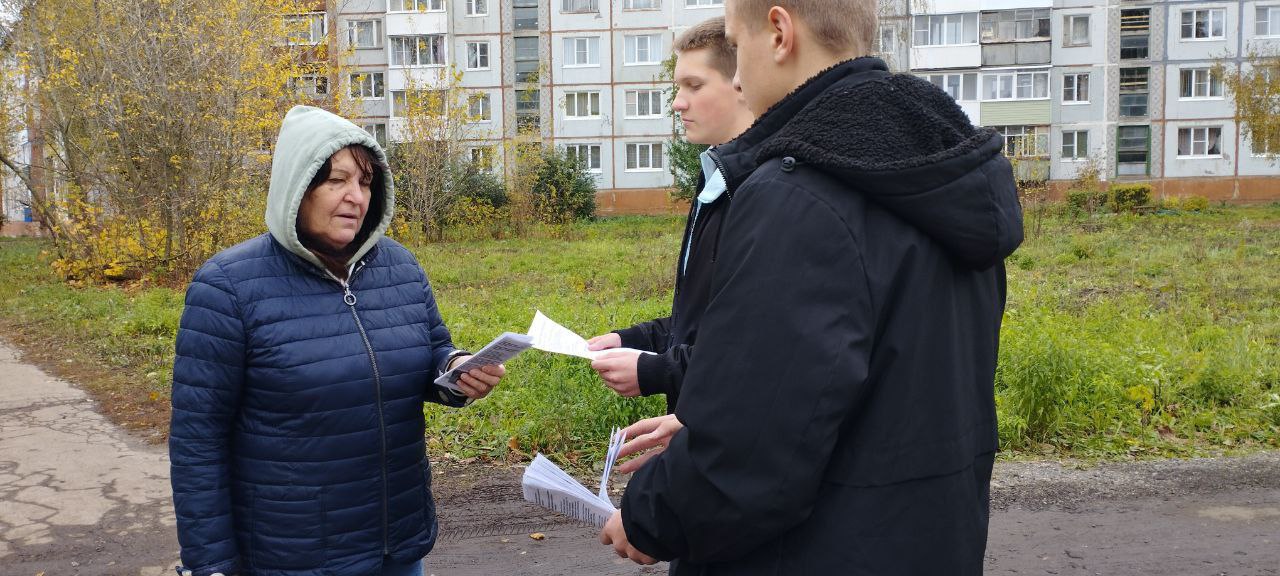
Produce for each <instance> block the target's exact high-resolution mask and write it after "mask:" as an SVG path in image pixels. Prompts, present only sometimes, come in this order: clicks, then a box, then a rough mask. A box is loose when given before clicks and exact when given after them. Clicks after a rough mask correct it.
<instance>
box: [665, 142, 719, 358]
mask: <svg viewBox="0 0 1280 576" xmlns="http://www.w3.org/2000/svg"><path fill="white" fill-rule="evenodd" d="M707 157H708V158H711V163H712V164H715V165H716V170H718V171H719V172H720V177H721V178H724V179H725V181H724V182H725V194H728V193H729V179H728V176H727V175H726V174H725V172H724V164H723V163H722V162H721V161H720V155H719V154H716V150H715V148H711V149H710V150H708V151H707ZM699 180H700V181H701V182H702V187H705V186H706V185H707V184H706V181H707V178H706V175H705V174H704V175H702V176H701V177H699ZM702 187H699V189H698V193H701V192H702V189H701V188H702ZM730 199H732V196H730ZM707 206H710V204H708V205H707ZM689 214H690V219H691V220H692V221H691V222H689V232H688V233H687V234H686V235H685V236H686V238H685V239H684V246H688V249H687V252H688V253H687V254H686V253H685V252H686V249H685V248H684V246H681V250H680V252H681V254H680V256H681V258H680V260H679V261H678V262H676V287H675V293H674V294H673V295H672V302H671V330H670V332H669V333H668V334H667V347H668V348H670V347H671V343H672V342H674V341H675V338H676V327H677V326H679V324H678V323H677V322H676V320H677V317H676V315H677V314H678V312H677V311H676V305H675V300H678V299H679V298H680V288H681V287H682V286H684V278H685V268H686V266H685V265H683V263H684V262H685V260H686V259H689V258H693V235H694V234H696V233H697V229H698V222H697V218H696V215H697V214H698V195H697V194H694V196H693V210H691V211H690V213H689ZM715 244H716V245H715V247H714V248H713V251H712V252H711V259H712V262H714V261H715V254H716V251H718V250H719V249H720V239H719V236H718V235H717V237H716V243H715Z"/></svg>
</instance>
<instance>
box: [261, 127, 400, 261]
mask: <svg viewBox="0 0 1280 576" xmlns="http://www.w3.org/2000/svg"><path fill="white" fill-rule="evenodd" d="M351 144H363V145H364V146H366V147H368V148H369V149H370V150H373V151H374V152H375V153H377V155H378V158H380V159H382V162H383V164H384V165H385V164H386V163H387V153H386V152H385V151H383V149H382V147H381V146H379V145H378V141H377V140H374V138H373V136H370V135H369V133H368V132H365V131H364V130H362V129H361V128H360V127H359V126H356V125H355V124H352V123H351V122H350V121H348V120H346V119H345V118H342V117H340V116H337V115H335V114H333V113H331V112H327V111H325V110H321V109H319V108H314V107H311V106H294V107H293V108H292V109H291V110H289V113H288V114H286V115H285V117H284V122H283V123H282V124H281V125H280V137H279V138H278V139H277V140H276V152H275V155H274V156H273V157H272V158H271V190H270V191H269V192H267V214H266V218H267V229H268V230H270V231H271V236H272V237H274V238H275V239H276V242H279V243H280V245H282V246H284V247H285V248H287V249H288V250H289V251H290V252H293V253H294V254H297V255H298V256H301V257H302V258H304V259H306V260H307V261H308V262H311V263H312V264H315V265H316V266H319V267H320V268H321V269H324V267H325V266H324V264H323V263H322V262H320V259H319V258H317V257H316V255H315V254H312V253H311V251H310V250H307V248H306V247H305V246H303V245H302V242H301V241H300V240H298V206H299V205H301V204H302V196H303V195H304V194H306V192H307V184H309V183H310V182H311V178H312V177H314V176H315V174H316V171H317V170H319V169H320V165H321V164H324V161H325V160H328V159H329V157H330V156H332V155H333V154H334V152H337V151H338V150H341V149H342V148H343V147H345V146H348V145H351ZM382 182H383V187H382V189H381V190H373V194H381V195H382V198H383V202H382V214H381V220H379V221H378V225H377V227H376V228H374V229H373V230H372V231H371V232H370V233H369V237H368V238H365V240H364V242H363V243H362V244H361V245H360V249H359V250H356V252H355V254H353V255H352V256H351V259H350V260H348V261H347V264H348V265H351V264H353V263H355V262H356V261H358V260H360V258H361V257H362V256H364V255H365V253H366V252H368V251H369V249H371V248H373V246H374V244H377V243H378V240H380V239H381V238H382V234H383V232H385V231H386V230H387V226H388V225H390V224H391V215H392V214H393V213H394V211H395V205H396V203H395V192H394V191H393V190H392V187H391V172H390V171H389V170H384V171H383V178H382ZM377 216H378V215H375V214H367V215H366V216H365V222H366V223H367V222H368V220H369V218H374V217H377ZM356 239H357V241H359V236H357V237H356Z"/></svg>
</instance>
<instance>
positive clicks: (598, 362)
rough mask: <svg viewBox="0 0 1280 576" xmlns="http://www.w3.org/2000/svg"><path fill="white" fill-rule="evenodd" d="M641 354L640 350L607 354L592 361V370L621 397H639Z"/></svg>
mask: <svg viewBox="0 0 1280 576" xmlns="http://www.w3.org/2000/svg"><path fill="white" fill-rule="evenodd" d="M614 336H617V334H614ZM597 338H603V336H597ZM640 354H642V352H640V351H639V350H619V351H617V352H606V353H604V354H601V355H600V356H598V357H596V359H595V360H592V361H591V369H592V370H595V371H596V372H598V373H599V374H600V379H601V380H604V383H605V385H606V386H608V387H609V388H612V389H613V391H614V392H617V393H618V395H619V396H626V397H632V396H639V395H640V378H639V376H638V375H637V373H636V363H637V362H639V358H640Z"/></svg>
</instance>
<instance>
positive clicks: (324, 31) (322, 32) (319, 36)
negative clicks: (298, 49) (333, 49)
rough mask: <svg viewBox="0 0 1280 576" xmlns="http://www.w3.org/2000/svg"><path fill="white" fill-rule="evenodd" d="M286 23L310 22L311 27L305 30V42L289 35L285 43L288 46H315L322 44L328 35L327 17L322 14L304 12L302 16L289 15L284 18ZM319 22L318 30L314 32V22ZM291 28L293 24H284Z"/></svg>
mask: <svg viewBox="0 0 1280 576" xmlns="http://www.w3.org/2000/svg"><path fill="white" fill-rule="evenodd" d="M284 19H285V21H286V22H290V21H295V20H310V21H312V22H311V25H310V27H309V29H308V30H307V37H308V39H307V40H301V38H300V37H297V36H293V35H290V36H288V37H287V38H288V40H287V41H286V43H287V44H288V45H290V46H315V45H317V44H320V43H322V42H324V39H325V36H327V35H328V34H329V15H328V14H325V13H324V12H306V13H303V14H289V15H286V16H284ZM317 20H318V21H319V22H320V26H319V30H316V24H315V21H317ZM286 26H293V24H286Z"/></svg>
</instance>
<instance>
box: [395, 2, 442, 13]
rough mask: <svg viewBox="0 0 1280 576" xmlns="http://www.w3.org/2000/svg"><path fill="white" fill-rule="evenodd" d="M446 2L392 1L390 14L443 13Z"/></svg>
mask: <svg viewBox="0 0 1280 576" xmlns="http://www.w3.org/2000/svg"><path fill="white" fill-rule="evenodd" d="M443 11H444V0H391V6H390V9H389V10H388V12H443Z"/></svg>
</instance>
